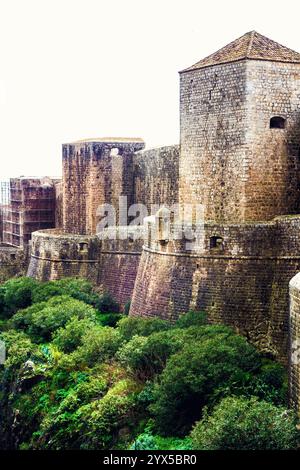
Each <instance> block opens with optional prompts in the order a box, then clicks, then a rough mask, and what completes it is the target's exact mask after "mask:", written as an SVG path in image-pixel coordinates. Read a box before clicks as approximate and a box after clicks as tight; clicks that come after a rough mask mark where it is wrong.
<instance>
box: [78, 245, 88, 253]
mask: <svg viewBox="0 0 300 470" xmlns="http://www.w3.org/2000/svg"><path fill="white" fill-rule="evenodd" d="M78 247H79V251H87V249H88V244H87V243H79V245H78Z"/></svg>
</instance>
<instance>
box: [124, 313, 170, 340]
mask: <svg viewBox="0 0 300 470" xmlns="http://www.w3.org/2000/svg"><path fill="white" fill-rule="evenodd" d="M169 328H171V325H170V323H169V322H167V321H164V320H161V319H160V318H141V317H125V318H122V319H121V320H120V321H119V323H118V330H119V332H120V334H121V336H122V337H123V338H124V339H125V340H127V341H128V340H130V339H131V338H132V337H133V336H135V335H139V336H149V335H151V333H154V332H156V331H162V330H168V329H169Z"/></svg>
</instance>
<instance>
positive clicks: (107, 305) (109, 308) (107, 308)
mask: <svg viewBox="0 0 300 470" xmlns="http://www.w3.org/2000/svg"><path fill="white" fill-rule="evenodd" d="M95 307H96V308H97V309H98V310H99V311H100V312H101V313H119V311H120V307H119V304H118V303H117V302H116V301H115V300H114V299H113V298H112V296H111V295H110V294H109V293H108V292H105V293H104V294H101V295H99V296H98V298H97V300H96V302H95Z"/></svg>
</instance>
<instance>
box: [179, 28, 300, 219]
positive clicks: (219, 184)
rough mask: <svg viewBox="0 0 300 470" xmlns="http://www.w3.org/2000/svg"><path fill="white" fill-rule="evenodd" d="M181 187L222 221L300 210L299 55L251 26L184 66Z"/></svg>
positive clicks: (185, 197)
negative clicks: (198, 60) (227, 43)
mask: <svg viewBox="0 0 300 470" xmlns="http://www.w3.org/2000/svg"><path fill="white" fill-rule="evenodd" d="M180 132H181V135H180V141H181V155H180V165H179V174H180V182H179V187H180V189H179V194H180V201H181V202H182V203H197V204H203V205H204V209H205V219H206V220H207V221H212V222H217V223H236V222H245V221H260V220H269V219H272V218H273V217H275V216H277V215H282V214H294V213H299V210H300V197H299V196H300V193H299V181H300V54H298V53H296V52H294V51H292V50H290V49H288V48H286V47H284V46H281V45H280V44H278V43H276V42H274V41H272V40H270V39H268V38H266V37H264V36H262V35H260V34H258V33H257V32H255V31H252V32H249V33H247V34H245V35H244V36H242V37H241V38H239V39H237V40H235V41H233V42H232V43H230V44H229V45H227V46H225V47H224V48H222V49H221V50H219V51H218V52H216V53H214V54H212V55H210V56H209V57H207V58H205V59H203V60H201V61H200V62H198V63H196V64H195V65H193V66H191V67H189V68H187V69H186V70H183V71H182V72H181V73H180Z"/></svg>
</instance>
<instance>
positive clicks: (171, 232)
mask: <svg viewBox="0 0 300 470" xmlns="http://www.w3.org/2000/svg"><path fill="white" fill-rule="evenodd" d="M55 188H56V190H55V191H56V206H57V207H56V211H55V220H56V222H55V227H56V228H55V229H48V230H39V231H37V232H34V233H33V234H32V255H31V259H30V263H29V268H28V275H29V276H33V277H36V278H38V279H41V280H49V279H58V278H61V277H64V276H81V277H86V278H88V279H90V280H91V281H92V282H93V283H94V284H95V285H96V286H97V287H98V288H99V289H100V290H103V291H104V290H105V291H109V292H110V293H111V294H112V295H113V296H114V297H115V298H116V299H117V300H118V302H120V304H121V306H122V307H124V305H125V304H126V303H127V301H128V300H130V299H131V300H132V301H131V307H130V312H129V314H130V315H132V316H146V317H153V316H159V317H161V318H165V319H168V320H170V321H175V320H176V319H177V318H178V316H179V315H180V314H182V313H184V312H186V311H188V310H190V309H196V310H205V311H206V312H207V313H208V317H209V320H210V321H211V322H216V323H218V322H222V323H225V324H229V325H232V326H233V327H234V328H235V329H236V330H237V331H239V332H240V333H242V334H244V335H245V336H246V337H247V338H248V339H249V340H250V341H251V342H252V343H254V344H256V345H257V346H258V347H259V348H260V349H261V350H262V351H264V352H266V353H269V354H271V355H272V356H274V357H276V358H277V359H279V360H280V361H281V362H283V363H285V364H287V363H288V358H290V363H291V357H292V356H291V348H292V347H294V346H293V345H294V343H295V341H296V340H297V339H298V338H299V334H300V333H299V332H300V300H299V299H300V281H299V278H298V277H297V276H296V277H294V276H295V275H297V273H298V272H299V271H300V236H299V229H300V206H299V204H300V197H299V196H300V194H299V190H300V54H297V53H295V52H293V51H291V50H289V49H287V48H285V47H283V46H280V45H279V44H277V43H275V42H274V41H271V40H269V39H267V38H265V37H264V36H261V35H259V34H258V33H255V32H251V33H247V34H246V35H244V36H243V37H242V38H239V39H238V40H236V41H234V42H233V43H231V44H229V45H228V46H225V47H224V48H223V49H221V50H220V51H218V52H217V53H215V54H212V55H211V56H209V57H208V58H205V59H203V60H202V61H200V62H198V63H197V64H195V65H194V66H192V67H190V68H188V69H186V70H184V71H183V72H182V73H181V74H180V146H171V147H162V148H158V149H151V150H144V142H143V141H142V140H141V139H129V138H127V139H126V138H125V139H124V138H114V139H112V138H104V139H90V140H86V141H80V142H75V143H71V144H65V145H64V146H63V179H62V183H61V185H60V184H59V183H56V186H55ZM120 197H123V198H124V197H126V198H127V204H128V206H130V205H131V204H137V203H142V204H144V205H146V207H147V209H148V213H147V215H148V217H146V218H145V220H144V225H143V226H136V225H135V221H134V218H133V216H132V214H128V216H126V218H125V219H124V218H123V219H122V220H118V217H119V216H120V214H119V210H118V203H119V198H120ZM177 203H180V205H181V208H184V205H185V204H189V205H190V204H195V205H201V206H202V207H203V208H204V225H203V226H201V224H200V225H199V222H197V221H195V220H193V221H192V223H193V225H192V226H191V227H192V228H198V229H199V234H198V237H200V238H199V239H196V242H197V243H198V245H197V246H196V248H194V249H191V247H190V245H189V244H187V242H188V240H187V239H185V238H180V237H178V235H179V234H181V233H182V232H184V231H185V229H186V228H187V227H188V225H186V222H185V221H184V220H183V218H182V212H180V214H179V215H174V214H170V213H169V212H168V209H167V208H166V206H172V205H173V204H177ZM101 204H112V205H113V206H114V207H115V208H116V216H117V219H116V224H117V225H118V227H110V228H109V229H104V230H103V231H101V234H100V236H99V234H98V235H96V232H97V225H98V223H99V221H100V218H101V216H100V215H99V214H97V208H98V206H99V205H101ZM153 204H154V205H156V207H153ZM159 206H161V207H160V209H159ZM164 206H165V207H164ZM102 215H103V214H102ZM167 215H171V217H170V218H168V217H167ZM197 224H198V225H197ZM114 231H115V232H116V237H112V236H111V235H112V232H114ZM199 240H202V242H203V244H202V245H201V244H199ZM292 278H293V279H292ZM291 279H292V281H291V283H290V289H291V317H290V320H289V282H290V280H291ZM299 351H300V345H299ZM299 362H300V361H299ZM290 371H291V374H290V389H291V397H292V401H293V403H294V405H295V406H297V407H298V408H299V409H300V366H298V365H297V364H291V367H290Z"/></svg>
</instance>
